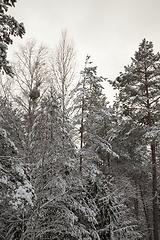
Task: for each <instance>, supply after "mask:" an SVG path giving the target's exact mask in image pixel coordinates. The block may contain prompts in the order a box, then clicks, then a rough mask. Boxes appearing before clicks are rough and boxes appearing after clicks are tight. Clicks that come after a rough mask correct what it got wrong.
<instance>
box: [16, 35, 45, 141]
mask: <svg viewBox="0 0 160 240" xmlns="http://www.w3.org/2000/svg"><path fill="white" fill-rule="evenodd" d="M48 54H49V50H48V48H47V47H46V46H44V45H42V44H41V45H40V46H38V45H37V44H36V41H35V40H31V41H28V42H27V43H26V45H24V46H20V47H19V51H17V52H15V54H14V57H15V59H14V63H13V69H14V73H15V77H14V80H15V86H16V87H15V88H16V91H15V92H12V96H13V99H14V102H15V104H16V105H17V107H18V108H19V110H20V111H21V113H22V117H23V119H24V123H25V126H27V128H26V129H25V130H26V136H27V138H29V133H30V131H31V128H32V125H33V121H34V118H35V116H36V112H37V111H38V109H39V105H40V101H41V99H42V98H43V96H44V94H45V92H46V90H47V89H48V87H49V81H50V71H49V68H48V66H47V56H48ZM27 141H29V140H27Z"/></svg>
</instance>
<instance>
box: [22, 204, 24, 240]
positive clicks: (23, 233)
mask: <svg viewBox="0 0 160 240" xmlns="http://www.w3.org/2000/svg"><path fill="white" fill-rule="evenodd" d="M22 240H24V207H23V212H22Z"/></svg>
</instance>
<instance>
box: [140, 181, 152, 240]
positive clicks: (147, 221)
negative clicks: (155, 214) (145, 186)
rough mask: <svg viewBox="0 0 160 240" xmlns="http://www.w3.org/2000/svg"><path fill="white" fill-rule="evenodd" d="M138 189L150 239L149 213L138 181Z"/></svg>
mask: <svg viewBox="0 0 160 240" xmlns="http://www.w3.org/2000/svg"><path fill="white" fill-rule="evenodd" d="M139 189H140V194H141V199H142V204H143V210H144V214H145V218H146V224H147V229H148V239H149V240H152V233H151V226H150V223H149V214H148V208H147V206H146V204H145V200H144V194H143V191H142V186H141V184H140V183H139Z"/></svg>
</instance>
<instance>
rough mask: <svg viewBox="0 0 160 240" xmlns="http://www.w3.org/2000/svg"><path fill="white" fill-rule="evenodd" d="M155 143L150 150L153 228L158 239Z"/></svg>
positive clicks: (155, 237)
mask: <svg viewBox="0 0 160 240" xmlns="http://www.w3.org/2000/svg"><path fill="white" fill-rule="evenodd" d="M155 148H156V147H155V143H153V144H152V145H151V151H152V177H153V228H154V240H159V236H158V192H157V170H156V155H155Z"/></svg>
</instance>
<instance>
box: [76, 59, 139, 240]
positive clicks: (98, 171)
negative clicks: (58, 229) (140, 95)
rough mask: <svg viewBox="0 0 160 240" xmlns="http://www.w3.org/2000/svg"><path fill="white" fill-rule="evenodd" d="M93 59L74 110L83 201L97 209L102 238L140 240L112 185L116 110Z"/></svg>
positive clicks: (85, 74)
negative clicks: (105, 92) (75, 111)
mask: <svg viewBox="0 0 160 240" xmlns="http://www.w3.org/2000/svg"><path fill="white" fill-rule="evenodd" d="M89 59H90V56H87V58H86V63H85V69H84V71H82V72H81V73H82V76H83V77H82V81H81V82H79V83H78V85H77V86H76V88H75V89H74V91H76V99H75V106H74V107H75V108H76V109H79V112H78V113H79V114H78V115H76V116H75V124H76V126H78V127H79V128H80V137H79V141H80V149H79V157H80V174H81V181H82V186H81V188H80V199H81V201H82V202H83V201H84V199H85V201H87V203H89V205H90V206H92V207H93V209H95V210H96V212H95V213H96V220H97V225H96V234H97V236H98V237H99V238H100V239H118V238H119V237H121V238H122V237H123V238H124V239H127V238H128V237H129V236H130V237H131V236H132V238H131V239H136V237H137V236H138V233H137V232H136V231H135V230H134V228H135V226H136V224H135V226H134V224H133V223H134V222H133V219H132V218H130V221H127V213H126V215H125V214H124V212H125V210H124V209H125V208H126V206H125V203H124V202H123V201H121V200H122V198H121V197H120V195H121V193H120V192H119V193H117V190H116V184H114V183H112V182H111V179H112V176H111V172H110V165H111V160H112V159H113V158H118V155H117V154H116V153H115V152H114V151H113V150H112V146H111V144H110V139H109V138H110V130H111V128H112V127H113V125H112V109H111V108H108V107H107V101H106V97H105V95H104V94H103V87H102V85H101V83H102V81H103V80H104V79H103V78H102V77H98V76H97V75H96V67H90V62H89ZM88 65H89V66H88ZM111 186H112V187H111ZM122 209H123V210H122ZM127 211H129V210H127ZM122 212H123V214H122V215H123V217H122V215H121V214H120V213H122ZM120 215H121V216H120ZM122 219H123V220H122ZM81 221H82V222H83V220H81V216H80V222H81ZM124 232H126V235H125V234H124ZM127 234H128V235H127Z"/></svg>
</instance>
